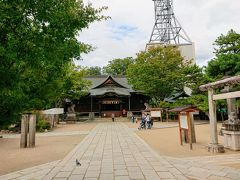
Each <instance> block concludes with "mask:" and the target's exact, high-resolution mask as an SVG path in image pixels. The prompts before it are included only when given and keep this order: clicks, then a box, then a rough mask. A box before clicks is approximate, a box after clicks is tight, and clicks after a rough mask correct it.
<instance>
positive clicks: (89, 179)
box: [83, 178, 98, 180]
mask: <svg viewBox="0 0 240 180" xmlns="http://www.w3.org/2000/svg"><path fill="white" fill-rule="evenodd" d="M83 179H84V180H98V178H83Z"/></svg>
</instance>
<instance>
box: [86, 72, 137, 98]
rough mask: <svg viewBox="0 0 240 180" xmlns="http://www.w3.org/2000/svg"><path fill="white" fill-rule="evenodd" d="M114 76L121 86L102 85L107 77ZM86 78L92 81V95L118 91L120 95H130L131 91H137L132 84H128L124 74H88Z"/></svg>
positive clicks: (90, 90) (90, 89)
mask: <svg viewBox="0 0 240 180" xmlns="http://www.w3.org/2000/svg"><path fill="white" fill-rule="evenodd" d="M109 78H112V79H113V80H114V81H115V82H116V83H118V84H119V85H120V86H121V87H100V88H98V87H99V86H100V85H102V84H103V83H104V82H105V81H106V80H107V79H109ZM85 79H87V80H89V81H91V82H92V85H91V86H90V87H89V92H90V93H91V95H93V96H96V95H104V94H106V93H116V94H119V95H126V96H129V95H130V93H131V92H135V91H134V90H133V89H132V86H131V85H129V84H128V81H127V78H126V77H124V76H105V75H104V76H88V77H86V78H85Z"/></svg>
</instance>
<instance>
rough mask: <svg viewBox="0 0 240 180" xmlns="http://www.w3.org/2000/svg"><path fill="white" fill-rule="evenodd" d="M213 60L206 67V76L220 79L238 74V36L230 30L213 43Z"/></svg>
mask: <svg viewBox="0 0 240 180" xmlns="http://www.w3.org/2000/svg"><path fill="white" fill-rule="evenodd" d="M214 45H216V46H217V47H216V48H215V55H216V56H215V58H214V59H212V60H211V61H209V63H208V66H207V67H206V73H207V75H208V76H210V77H211V78H214V79H221V78H222V77H224V76H235V75H238V74H240V34H239V33H237V32H235V31H234V30H230V31H229V32H228V33H227V35H221V36H220V37H218V38H217V39H216V41H215V44H214Z"/></svg>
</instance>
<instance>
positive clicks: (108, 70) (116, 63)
mask: <svg viewBox="0 0 240 180" xmlns="http://www.w3.org/2000/svg"><path fill="white" fill-rule="evenodd" d="M133 62H134V59H133V58H132V57H127V58H124V59H114V60H112V61H109V62H108V65H107V66H105V67H103V74H107V75H124V76H125V75H126V71H127V69H128V66H129V65H130V64H133Z"/></svg>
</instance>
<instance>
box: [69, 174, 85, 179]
mask: <svg viewBox="0 0 240 180" xmlns="http://www.w3.org/2000/svg"><path fill="white" fill-rule="evenodd" d="M83 177H84V175H83V174H78V175H71V176H70V177H69V178H68V180H82V179H83Z"/></svg>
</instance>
